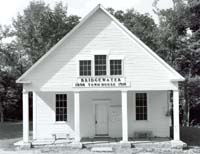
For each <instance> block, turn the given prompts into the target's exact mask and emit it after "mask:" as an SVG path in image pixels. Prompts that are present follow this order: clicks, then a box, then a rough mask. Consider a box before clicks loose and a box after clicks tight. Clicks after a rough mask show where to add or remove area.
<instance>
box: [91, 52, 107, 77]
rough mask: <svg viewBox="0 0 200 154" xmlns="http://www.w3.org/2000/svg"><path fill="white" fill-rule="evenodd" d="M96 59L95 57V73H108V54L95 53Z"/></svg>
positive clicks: (99, 74) (100, 74)
mask: <svg viewBox="0 0 200 154" xmlns="http://www.w3.org/2000/svg"><path fill="white" fill-rule="evenodd" d="M94 59H95V60H94V63H95V75H96V76H102V75H106V69H107V66H106V65H107V62H106V61H107V59H106V55H95V57H94Z"/></svg>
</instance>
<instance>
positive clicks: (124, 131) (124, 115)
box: [121, 91, 128, 142]
mask: <svg viewBox="0 0 200 154" xmlns="http://www.w3.org/2000/svg"><path fill="white" fill-rule="evenodd" d="M121 103H122V142H128V113H127V91H121Z"/></svg>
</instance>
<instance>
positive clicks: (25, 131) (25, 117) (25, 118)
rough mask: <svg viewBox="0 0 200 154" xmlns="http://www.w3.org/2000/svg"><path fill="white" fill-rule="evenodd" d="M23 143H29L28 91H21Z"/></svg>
mask: <svg viewBox="0 0 200 154" xmlns="http://www.w3.org/2000/svg"><path fill="white" fill-rule="evenodd" d="M23 142H24V143H28V142H29V101H28V91H26V90H24V89H23Z"/></svg>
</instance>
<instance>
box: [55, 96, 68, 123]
mask: <svg viewBox="0 0 200 154" xmlns="http://www.w3.org/2000/svg"><path fill="white" fill-rule="evenodd" d="M57 95H66V103H67V104H66V116H67V118H66V121H65V120H62V121H60V120H59V121H57V119H56V116H57V112H56V109H57V106H56V102H57V100H56V96H57ZM68 100H69V95H68V94H67V93H55V94H54V101H55V105H54V107H55V110H54V111H55V112H54V113H55V114H54V119H55V123H61V124H62V123H67V122H69V102H68Z"/></svg>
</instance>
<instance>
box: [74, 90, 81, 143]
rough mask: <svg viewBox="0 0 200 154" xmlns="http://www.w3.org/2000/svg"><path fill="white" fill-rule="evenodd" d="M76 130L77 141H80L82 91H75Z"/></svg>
mask: <svg viewBox="0 0 200 154" xmlns="http://www.w3.org/2000/svg"><path fill="white" fill-rule="evenodd" d="M74 131H75V142H80V92H79V91H75V92H74Z"/></svg>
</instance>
